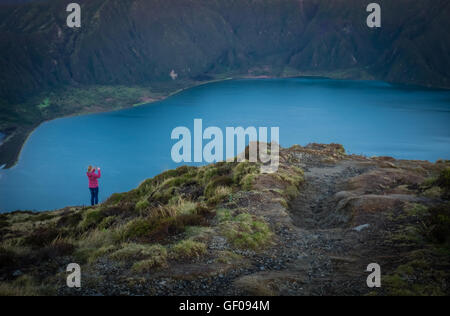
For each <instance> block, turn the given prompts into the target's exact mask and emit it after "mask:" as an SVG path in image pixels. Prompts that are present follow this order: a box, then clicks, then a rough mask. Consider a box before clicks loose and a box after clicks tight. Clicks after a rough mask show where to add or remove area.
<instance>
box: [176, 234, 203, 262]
mask: <svg viewBox="0 0 450 316" xmlns="http://www.w3.org/2000/svg"><path fill="white" fill-rule="evenodd" d="M205 253H206V245H205V244H204V243H202V242H197V241H194V240H191V239H187V240H182V241H180V242H178V243H176V244H175V245H174V246H173V247H172V249H171V257H172V258H173V259H176V260H180V259H196V258H200V257H201V256H203V255H204V254H205Z"/></svg>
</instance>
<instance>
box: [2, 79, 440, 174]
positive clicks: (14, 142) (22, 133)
mask: <svg viewBox="0 0 450 316" xmlns="http://www.w3.org/2000/svg"><path fill="white" fill-rule="evenodd" d="M288 78H318V79H320V78H323V79H333V80H356V81H374V80H376V79H375V78H373V77H370V76H368V75H367V74H364V73H360V72H357V71H356V72H355V70H342V71H338V72H333V73H327V72H294V73H289V74H285V75H278V76H277V75H266V74H261V75H259V74H230V75H229V76H226V75H223V77H219V76H218V77H217V78H214V79H211V80H208V81H203V82H194V83H193V82H189V83H187V86H186V87H183V88H180V89H177V90H174V91H172V92H168V93H162V94H159V95H158V96H151V97H147V98H143V99H142V101H143V102H141V103H128V104H126V105H124V106H117V107H115V108H107V107H106V103H108V100H105V101H104V103H100V104H99V105H96V106H92V108H88V109H87V110H86V109H85V110H82V111H80V112H78V111H77V112H74V113H70V114H67V115H60V116H58V115H55V116H54V117H51V118H49V119H44V120H41V121H38V122H36V123H35V124H32V125H31V124H27V125H19V126H15V127H13V128H4V129H3V130H0V132H1V133H3V134H4V135H5V136H4V138H3V140H2V142H1V143H0V166H3V169H10V168H13V167H14V166H15V165H16V164H17V163H18V161H19V158H20V155H21V152H22V149H23V147H24V145H25V144H26V142H27V141H28V139H29V137H30V136H31V135H32V133H33V132H34V131H35V130H36V129H37V128H38V127H39V126H41V125H42V124H43V123H46V122H50V121H53V120H56V119H60V118H69V117H74V116H81V115H91V114H98V113H108V112H115V111H120V110H125V109H129V108H133V107H136V106H143V105H149V104H152V103H155V102H159V101H163V100H165V99H167V98H169V97H171V96H174V95H176V94H179V93H181V92H183V91H186V90H188V89H191V88H195V87H199V86H202V85H207V84H211V83H216V82H222V81H228V80H240V79H288ZM386 83H389V82H386ZM406 86H407V87H416V86H411V85H406ZM417 88H423V89H433V88H432V87H426V86H423V87H422V86H421V87H417ZM434 89H439V88H434ZM0 170H1V169H0Z"/></svg>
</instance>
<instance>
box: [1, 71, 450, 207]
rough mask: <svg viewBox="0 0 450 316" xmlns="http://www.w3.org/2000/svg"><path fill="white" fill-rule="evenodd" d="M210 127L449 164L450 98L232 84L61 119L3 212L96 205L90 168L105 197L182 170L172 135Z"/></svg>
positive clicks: (7, 187) (28, 162)
mask: <svg viewBox="0 0 450 316" xmlns="http://www.w3.org/2000/svg"><path fill="white" fill-rule="evenodd" d="M195 118H201V119H203V126H204V128H206V127H208V126H218V127H221V128H225V127H226V126H230V127H238V126H243V127H248V126H255V127H260V126H263V127H272V126H278V127H280V143H281V145H282V146H291V145H294V144H301V145H306V144H308V143H310V142H322V143H331V142H335V143H341V144H343V145H344V146H345V148H346V149H347V151H348V152H350V153H356V154H364V155H368V156H372V155H389V156H393V157H396V158H405V159H421V160H430V161H435V160H437V159H440V158H444V159H445V158H446V159H449V158H450V146H449V145H450V128H449V126H450V92H448V91H439V90H425V89H413V88H405V87H398V86H392V85H389V84H386V83H382V82H358V81H336V80H329V79H304V78H302V79H267V80H233V81H224V82H218V83H213V84H208V85H204V86H199V87H196V88H193V89H189V90H186V91H183V92H182V93H179V94H177V95H175V96H173V97H171V98H169V99H166V100H164V101H161V102H157V103H154V104H150V105H146V106H142V107H137V108H133V109H127V110H122V111H117V112H111V113H105V114H96V115H86V116H79V117H71V118H65V119H58V120H54V121H51V122H48V123H45V124H43V125H42V126H40V127H39V128H38V129H37V130H36V131H35V132H34V133H33V134H32V135H31V136H30V138H29V140H28V141H27V143H26V144H25V146H24V148H23V151H22V154H21V156H20V160H19V162H18V164H17V165H16V166H15V167H14V168H12V169H10V170H1V171H0V210H1V211H3V212H4V211H13V210H16V209H22V210H27V209H29V210H45V209H55V208H61V207H64V206H68V205H84V204H88V203H89V191H88V189H87V178H86V175H85V169H86V167H87V166H88V165H89V164H92V165H98V166H100V167H101V168H102V171H103V177H102V179H101V180H100V185H101V187H100V199H101V200H105V199H106V198H107V197H108V196H109V195H110V194H112V193H114V192H123V191H128V190H130V189H132V188H135V187H136V186H137V185H138V184H139V183H140V182H141V181H142V180H144V179H146V178H148V177H152V176H154V175H156V174H158V173H160V172H162V171H164V170H166V169H171V168H175V167H177V166H179V165H178V164H176V163H174V162H172V159H171V148H172V146H173V144H174V143H175V141H173V140H171V137H170V136H171V131H172V129H174V128H175V127H177V126H187V127H189V128H191V130H193V120H194V119H195Z"/></svg>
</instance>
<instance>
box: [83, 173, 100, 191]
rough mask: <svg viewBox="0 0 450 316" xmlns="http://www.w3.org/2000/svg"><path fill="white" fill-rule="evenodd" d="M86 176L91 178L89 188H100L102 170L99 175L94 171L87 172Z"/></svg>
mask: <svg viewBox="0 0 450 316" xmlns="http://www.w3.org/2000/svg"><path fill="white" fill-rule="evenodd" d="M86 175H87V177H88V178H89V188H91V189H95V188H98V179H99V178H100V177H101V176H102V173H101V172H100V170H99V171H98V174H96V173H95V170H94V171H92V172H86Z"/></svg>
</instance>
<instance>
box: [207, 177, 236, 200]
mask: <svg viewBox="0 0 450 316" xmlns="http://www.w3.org/2000/svg"><path fill="white" fill-rule="evenodd" d="M231 185H233V179H232V178H231V177H229V176H218V177H215V178H213V179H212V180H211V181H210V182H209V183H208V185H207V186H206V187H205V197H207V198H210V197H212V196H214V194H215V191H216V188H217V187H228V186H231Z"/></svg>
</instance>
